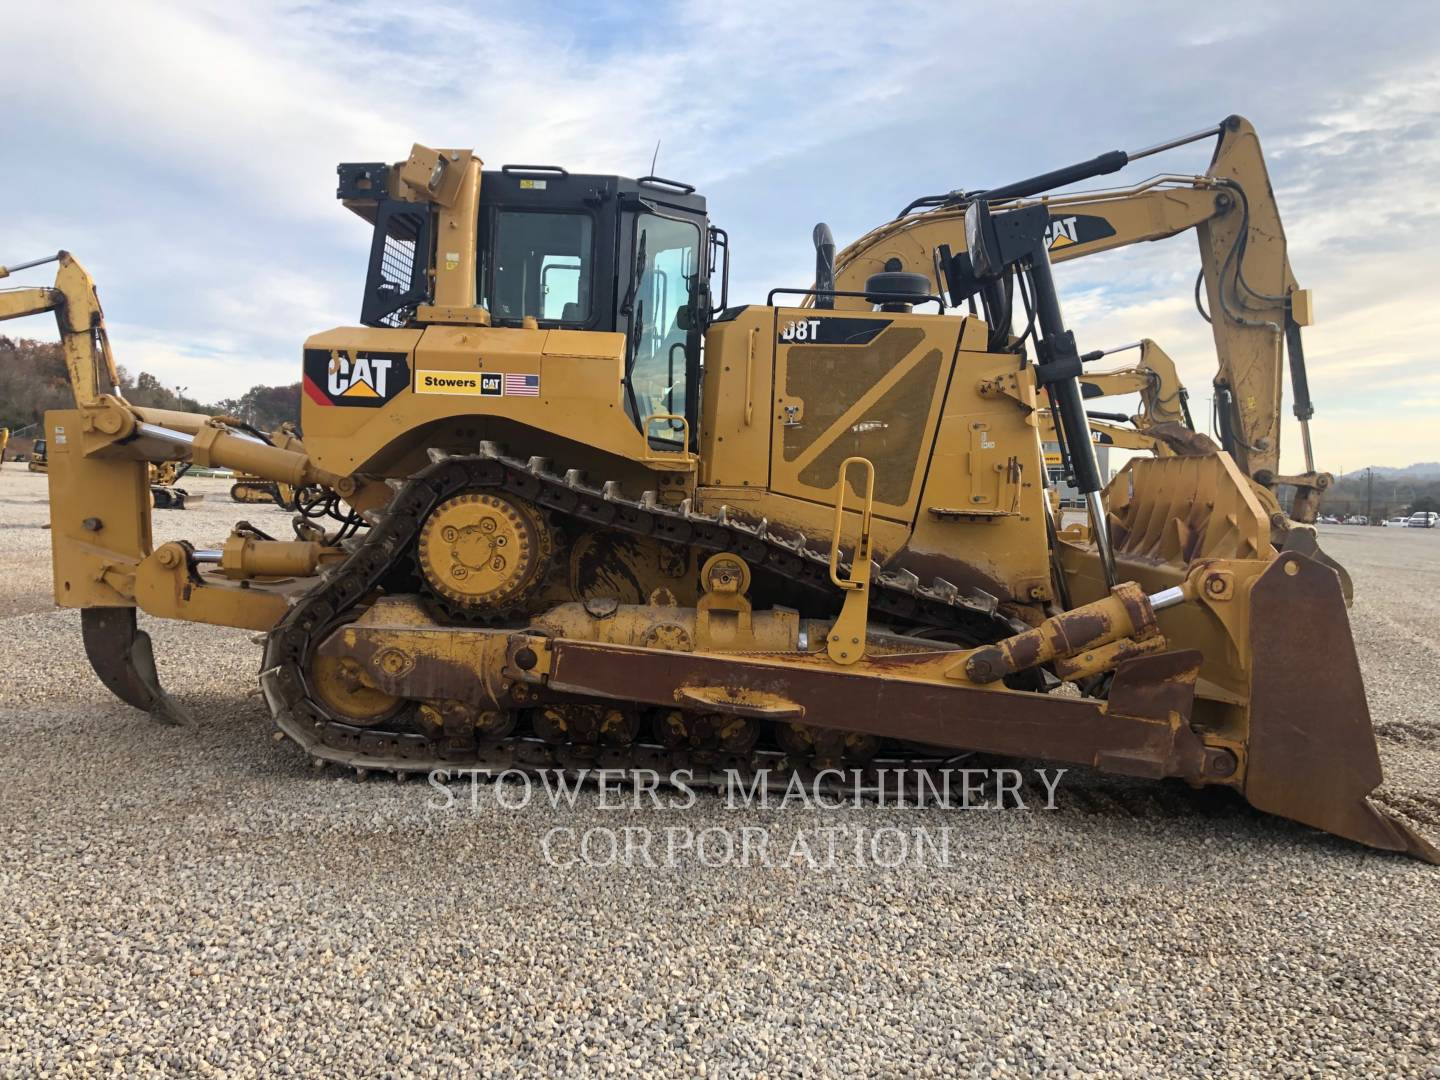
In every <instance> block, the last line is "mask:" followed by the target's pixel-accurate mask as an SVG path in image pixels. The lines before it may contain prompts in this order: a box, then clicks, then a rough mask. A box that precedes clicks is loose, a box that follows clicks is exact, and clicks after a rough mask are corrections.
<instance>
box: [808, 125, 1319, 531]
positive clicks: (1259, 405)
mask: <svg viewBox="0 0 1440 1080" xmlns="http://www.w3.org/2000/svg"><path fill="white" fill-rule="evenodd" d="M1212 137H1214V138H1215V140H1216V142H1215V151H1214V154H1213V156H1212V158H1211V161H1210V167H1209V168H1208V169H1207V170H1206V172H1205V173H1204V175H1201V176H1189V175H1177V174H1161V175H1158V176H1154V177H1151V178H1150V179H1148V180H1145V181H1144V182H1142V183H1139V184H1136V185H1134V186H1131V187H1125V188H1116V189H1112V190H1106V191H1094V192H1078V193H1067V194H1057V195H1052V194H1045V193H1046V192H1049V191H1052V190H1053V189H1055V188H1058V187H1064V186H1069V185H1071V184H1074V183H1079V182H1083V181H1085V180H1088V179H1091V178H1093V177H1096V176H1101V175H1105V174H1108V173H1113V172H1115V171H1117V170H1118V169H1120V168H1122V167H1123V166H1125V165H1126V164H1128V163H1130V162H1133V161H1136V160H1139V159H1142V158H1147V157H1149V156H1151V155H1153V154H1158V153H1161V152H1163V151H1166V150H1172V149H1175V148H1176V147H1179V146H1183V145H1185V144H1187V143H1193V142H1196V141H1200V140H1203V139H1208V138H1212ZM976 198H983V199H985V200H986V201H987V203H988V204H989V205H990V206H991V207H992V209H1007V210H1008V209H1021V208H1024V207H1028V206H1040V207H1043V208H1044V209H1045V211H1046V213H1047V214H1048V215H1049V224H1048V227H1047V231H1046V244H1047V247H1048V250H1049V255H1050V259H1051V261H1052V262H1057V263H1058V262H1065V261H1068V260H1071V259H1079V258H1084V257H1085V256H1088V255H1093V254H1096V253H1099V252H1103V251H1110V250H1114V249H1116V248H1120V247H1124V246H1127V245H1130V244H1137V243H1140V242H1142V241H1153V240H1162V239H1165V238H1168V237H1172V236H1176V235H1179V234H1181V233H1185V232H1189V231H1190V230H1192V229H1193V230H1194V231H1195V233H1196V235H1197V237H1198V240H1199V247H1200V271H1199V274H1198V276H1197V278H1196V282H1195V302H1196V305H1197V307H1198V308H1199V310H1200V315H1201V316H1202V317H1203V318H1204V319H1205V320H1206V321H1207V322H1209V323H1210V326H1211V329H1212V332H1213V335H1214V339H1215V347H1216V353H1217V358H1218V361H1219V363H1218V370H1217V372H1216V375H1215V380H1214V393H1215V398H1214V401H1215V420H1216V422H1217V430H1218V431H1219V434H1220V442H1221V445H1222V448H1223V449H1224V450H1225V451H1226V452H1227V453H1229V454H1230V455H1231V457H1233V458H1234V459H1235V461H1236V463H1237V464H1238V465H1239V466H1240V468H1241V471H1242V472H1243V473H1244V474H1245V475H1246V476H1247V477H1249V478H1250V480H1251V481H1252V482H1253V483H1254V485H1255V488H1256V493H1257V495H1258V496H1259V497H1260V498H1261V500H1262V502H1264V503H1265V505H1266V507H1267V509H1268V510H1269V511H1270V513H1271V516H1272V519H1273V521H1274V524H1275V527H1276V533H1277V538H1280V537H1283V535H1284V534H1285V533H1288V532H1290V531H1291V530H1293V528H1294V526H1295V524H1296V523H1301V524H1310V523H1313V522H1314V520H1315V516H1316V513H1317V510H1318V505H1319V496H1320V494H1321V493H1323V492H1324V491H1325V489H1326V488H1328V487H1329V485H1330V483H1331V482H1332V477H1331V476H1330V475H1329V474H1328V473H1324V472H1317V471H1316V469H1315V462H1314V453H1313V449H1312V447H1311V443H1310V429H1309V421H1310V419H1311V417H1312V416H1313V415H1314V406H1313V404H1312V402H1311V399H1310V390H1309V382H1308V378H1307V376H1306V370H1305V356H1304V351H1303V348H1302V345H1301V336H1300V330H1301V327H1303V326H1305V325H1308V324H1309V322H1310V321H1311V317H1312V311H1311V299H1310V293H1309V292H1308V291H1307V290H1303V289H1300V288H1298V286H1297V285H1296V282H1295V276H1294V273H1293V272H1292V270H1291V268H1290V261H1289V257H1288V254H1287V247H1286V241H1285V231H1284V228H1283V227H1282V225H1281V222H1280V214H1279V210H1278V208H1277V207H1276V205H1275V196H1274V192H1273V190H1272V189H1271V186H1270V177H1269V174H1268V171H1267V170H1266V168H1265V160H1264V156H1263V155H1262V153H1261V150H1260V141H1259V138H1258V137H1257V136H1256V134H1255V130H1254V128H1253V127H1252V126H1251V125H1250V124H1249V123H1248V122H1247V121H1245V120H1244V119H1243V118H1241V117H1238V116H1231V117H1228V118H1227V119H1226V120H1225V121H1224V122H1222V123H1221V124H1220V125H1218V126H1217V127H1216V128H1207V129H1206V130H1204V131H1201V132H1197V133H1196V134H1194V135H1188V136H1184V137H1182V138H1178V139H1172V140H1168V141H1166V142H1163V143H1160V144H1158V145H1156V146H1152V147H1148V148H1146V149H1144V150H1140V151H1136V152H1133V153H1129V154H1126V153H1123V152H1120V151H1112V152H1111V153H1108V154H1102V155H1100V156H1099V157H1097V158H1095V159H1093V160H1091V161H1088V162H1083V163H1081V164H1079V165H1075V166H1070V167H1068V168H1065V169H1059V170H1056V171H1054V172H1052V173H1047V174H1045V175H1042V176H1037V177H1033V178H1031V179H1029V180H1022V181H1019V182H1017V183H1014V184H1007V185H1005V186H1004V187H1002V188H993V189H990V190H987V191H979V192H969V193H967V192H965V191H958V190H957V191H951V192H946V193H944V194H939V195H931V196H924V197H922V198H919V199H916V200H914V201H913V202H911V203H910V204H909V205H908V206H907V207H905V209H904V210H903V211H902V212H901V213H900V215H899V216H898V217H897V218H895V220H893V221H890V222H887V223H885V224H884V225H881V226H879V227H878V228H876V229H873V230H871V231H870V232H869V233H867V234H866V235H864V236H862V237H860V238H859V239H858V240H856V241H855V242H854V243H852V244H850V245H849V246H847V247H846V248H845V249H844V250H842V251H840V252H839V254H838V255H837V256H835V258H834V286H835V288H836V290H837V295H836V299H835V302H834V306H835V308H836V309H837V310H844V309H846V308H852V307H855V306H857V305H863V301H862V300H859V299H857V298H856V297H855V295H854V294H855V291H856V290H858V289H860V288H862V285H863V282H864V281H865V280H866V279H867V278H868V277H869V275H871V274H874V273H878V272H887V271H888V272H906V273H914V274H920V275H923V276H924V277H925V279H926V281H927V283H928V286H929V288H930V290H931V291H932V292H935V293H940V292H943V291H945V290H946V289H948V288H951V287H952V285H954V284H955V283H956V281H957V280H959V281H963V280H965V273H966V271H965V267H964V263H965V261H966V256H965V250H966V235H965V215H966V210H967V207H968V206H969V205H970V204H971V203H972V202H973V201H974V200H975V199H976ZM816 242H817V245H819V244H822V243H833V241H831V240H829V239H828V230H826V231H825V234H824V235H823V236H822V235H821V234H820V233H819V230H818V229H817V237H816ZM956 275H958V277H957V276H956ZM1202 293H1203V296H1204V300H1203V301H1202ZM977 298H978V299H980V300H981V301H982V302H983V303H984V304H985V310H986V314H987V316H988V317H989V318H990V320H991V323H992V325H993V326H995V327H997V328H998V329H997V330H996V331H995V332H996V335H997V340H998V338H999V336H1001V335H1004V334H1009V333H1011V319H1012V311H1014V312H1018V311H1019V310H1020V304H1017V303H1016V299H1017V298H1016V297H1015V296H1013V295H1005V294H1003V293H1002V294H998V295H996V296H994V297H993V298H986V297H985V295H984V294H983V293H981V294H978V297H977V296H976V295H974V294H972V296H971V298H970V299H971V301H972V302H973V300H974V299H977ZM992 299H993V302H992ZM1019 299H1020V301H1021V302H1022V303H1023V302H1024V298H1023V296H1022V297H1020V298H1019ZM1111 351H1113V350H1111ZM1287 351H1288V354H1289V361H1290V375H1291V382H1292V386H1293V391H1294V399H1295V400H1294V412H1295V416H1296V418H1297V420H1298V421H1299V423H1300V431H1301V437H1302V440H1303V452H1304V459H1305V471H1304V472H1303V473H1302V474H1300V475H1297V476H1289V475H1285V474H1283V473H1282V472H1281V471H1280V410H1281V398H1282V395H1283V382H1282V374H1281V373H1282V372H1283V370H1284V367H1285V354H1286V352H1287ZM1105 355H1107V352H1106V351H1104V350H1097V351H1095V352H1091V353H1088V354H1086V355H1085V356H1083V357H1082V362H1083V363H1087V364H1088V363H1090V362H1092V361H1094V360H1098V359H1100V358H1101V357H1102V356H1105ZM1151 355H1152V356H1156V355H1163V354H1157V353H1156V352H1155V351H1153V343H1152V353H1151ZM1143 363H1144V359H1143V354H1142V365H1143ZM1164 366H1168V372H1167V373H1165V375H1167V376H1168V375H1173V372H1174V365H1173V364H1171V363H1169V358H1168V357H1166V358H1165V361H1164V363H1163V364H1162V367H1164ZM1162 377H1164V376H1162ZM1084 381H1085V382H1087V383H1091V384H1096V383H1099V382H1102V381H1103V374H1101V373H1096V374H1091V373H1089V372H1087V373H1086V375H1085V377H1084ZM1169 385H1170V386H1172V387H1174V388H1176V392H1175V393H1172V394H1171V397H1172V398H1174V400H1171V401H1170V402H1169V405H1168V406H1167V407H1166V408H1167V413H1168V415H1166V416H1165V417H1164V419H1163V421H1161V422H1164V423H1167V424H1183V425H1184V426H1185V427H1187V428H1189V429H1190V430H1191V431H1192V432H1193V431H1194V430H1195V428H1194V424H1193V422H1191V421H1190V420H1189V416H1188V406H1186V405H1185V399H1184V396H1183V390H1179V385H1180V384H1179V381H1178V379H1177V380H1174V381H1173V383H1170V384H1169ZM1137 389H1138V387H1137ZM1107 392H1124V391H1107ZM1177 406H1178V408H1177ZM1137 430H1139V428H1138V427H1137ZM1168 430H1169V431H1170V432H1171V434H1173V435H1176V436H1178V437H1179V438H1180V439H1181V441H1182V442H1183V441H1187V440H1185V437H1184V436H1183V435H1181V434H1180V433H1179V432H1178V431H1176V429H1174V428H1170V429H1168ZM1121 437H1122V438H1123V436H1121ZM1134 441H1135V442H1138V443H1140V445H1139V446H1138V447H1135V448H1138V449H1146V448H1148V447H1149V445H1150V444H1151V442H1152V440H1149V439H1146V438H1140V439H1137V440H1134ZM1162 441H1163V440H1162ZM1207 441H1208V440H1207ZM1199 447H1200V448H1201V452H1204V451H1203V443H1202V444H1199ZM1282 485H1288V486H1292V487H1293V488H1294V490H1295V496H1294V501H1293V503H1292V505H1291V506H1290V507H1289V508H1287V509H1288V514H1287V513H1284V512H1282V509H1281V507H1280V506H1279V503H1278V501H1277V500H1276V498H1275V494H1276V492H1277V491H1278V490H1279V489H1280V487H1281V486H1282ZM1282 542H1283V541H1282ZM1290 544H1291V546H1303V547H1304V548H1305V549H1307V550H1310V551H1312V552H1313V550H1314V545H1313V537H1312V536H1306V537H1304V538H1303V539H1302V538H1300V537H1295V538H1293V539H1292V540H1291V541H1290Z"/></svg>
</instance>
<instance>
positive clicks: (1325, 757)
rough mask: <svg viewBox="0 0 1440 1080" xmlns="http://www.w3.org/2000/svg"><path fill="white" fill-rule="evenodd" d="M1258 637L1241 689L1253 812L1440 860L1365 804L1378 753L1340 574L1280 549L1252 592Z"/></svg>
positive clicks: (1377, 776)
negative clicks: (1245, 697) (1246, 690)
mask: <svg viewBox="0 0 1440 1080" xmlns="http://www.w3.org/2000/svg"><path fill="white" fill-rule="evenodd" d="M1250 625H1251V640H1252V641H1255V642H1260V643H1261V647H1260V649H1259V650H1258V651H1257V653H1256V656H1255V669H1254V675H1253V678H1252V682H1251V688H1250V707H1251V720H1250V741H1249V754H1248V765H1247V768H1246V774H1245V797H1246V798H1247V799H1249V800H1250V803H1251V805H1253V806H1255V807H1256V808H1257V809H1260V810H1265V811H1267V812H1269V813H1272V814H1279V815H1281V816H1282V817H1288V818H1292V819H1294V820H1295V821H1300V822H1304V823H1305V824H1307V825H1313V826H1315V827H1316V828H1317V829H1324V830H1325V831H1327V832H1332V833H1335V834H1336V835H1338V836H1344V837H1348V838H1349V839H1351V840H1358V841H1359V842H1360V843H1362V844H1368V845H1370V846H1371V847H1376V848H1382V849H1385V850H1388V851H1404V852H1406V853H1408V854H1410V855H1413V856H1415V857H1416V858H1418V859H1424V860H1425V861H1426V862H1431V863H1440V850H1437V849H1436V848H1435V846H1434V845H1432V844H1431V843H1429V842H1428V841H1427V840H1425V839H1424V838H1423V837H1421V836H1420V835H1419V834H1418V833H1416V832H1415V831H1414V830H1413V829H1411V828H1410V827H1409V826H1407V825H1405V824H1404V823H1403V822H1401V821H1398V820H1396V819H1395V818H1393V817H1391V816H1390V815H1388V814H1386V813H1385V812H1384V811H1382V810H1380V809H1378V808H1377V807H1375V806H1374V805H1372V804H1371V803H1370V801H1369V799H1368V796H1369V794H1370V792H1372V791H1373V790H1374V789H1375V788H1376V787H1377V786H1379V784H1380V782H1381V780H1382V778H1383V777H1382V775H1381V771H1380V754H1379V750H1378V749H1377V748H1376V745H1375V735H1374V732H1373V731H1372V730H1371V727H1370V710H1369V707H1368V706H1367V705H1366V702H1365V687H1364V684H1363V682H1362V681H1361V677H1360V662H1359V659H1358V658H1357V657H1356V655H1355V643H1354V640H1353V639H1352V638H1351V636H1350V626H1349V620H1348V619H1347V617H1346V613H1345V600H1344V597H1343V595H1342V593H1341V589H1340V581H1339V578H1337V577H1336V575H1335V573H1334V572H1333V571H1332V570H1330V569H1329V568H1328V567H1326V566H1324V565H1323V564H1321V563H1319V562H1316V561H1314V560H1312V559H1308V558H1306V557H1305V556H1303V555H1298V554H1295V553H1288V554H1285V555H1282V556H1281V557H1280V558H1279V559H1277V560H1276V561H1275V562H1274V563H1273V564H1272V565H1271V566H1270V569H1269V570H1267V571H1266V572H1265V574H1264V575H1263V576H1262V577H1261V578H1260V580H1259V581H1257V582H1256V583H1255V586H1254V588H1253V590H1252V592H1251V609H1250Z"/></svg>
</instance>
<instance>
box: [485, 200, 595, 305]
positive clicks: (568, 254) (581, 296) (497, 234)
mask: <svg viewBox="0 0 1440 1080" xmlns="http://www.w3.org/2000/svg"><path fill="white" fill-rule="evenodd" d="M483 250H484V251H485V253H486V256H487V258H486V260H485V264H484V265H482V267H481V271H480V280H481V290H482V297H481V300H482V303H484V305H485V307H486V308H488V309H489V311H490V317H491V318H492V319H495V320H496V321H498V322H501V323H505V322H510V323H518V322H519V321H520V320H521V319H523V318H524V317H525V316H527V315H528V316H531V317H533V318H535V319H538V320H539V321H541V322H547V323H551V324H567V325H575V326H579V325H584V324H585V323H588V322H589V321H590V284H591V270H592V264H593V261H594V224H593V222H592V221H591V220H590V216H589V215H588V214H584V213H549V212H538V211H529V210H500V211H498V212H497V213H496V214H495V224H494V235H493V238H492V241H491V243H489V244H487V245H484V247H483Z"/></svg>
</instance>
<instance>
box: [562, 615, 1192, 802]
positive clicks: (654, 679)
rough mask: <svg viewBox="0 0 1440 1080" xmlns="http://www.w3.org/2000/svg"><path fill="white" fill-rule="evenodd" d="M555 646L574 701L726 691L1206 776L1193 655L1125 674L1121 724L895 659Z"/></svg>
mask: <svg viewBox="0 0 1440 1080" xmlns="http://www.w3.org/2000/svg"><path fill="white" fill-rule="evenodd" d="M551 649H552V652H553V661H552V665H553V666H552V674H551V676H550V680H549V686H550V688H551V689H552V690H558V691H560V692H563V693H573V694H583V695H592V696H601V697H609V698H614V699H616V700H621V701H640V702H646V703H649V704H653V705H667V704H674V703H675V702H676V701H677V700H684V697H685V695H686V694H687V693H689V692H690V688H698V687H708V686H719V685H723V686H726V687H728V688H731V689H733V690H734V691H737V692H739V693H741V694H748V695H755V696H756V697H757V698H762V697H763V698H764V699H767V700H770V701H777V702H778V701H788V702H793V703H794V704H795V705H796V706H800V707H803V709H804V715H805V718H806V721H807V722H809V723H813V724H816V725H820V726H823V727H829V728H836V729H839V730H841V731H850V732H858V733H862V734H869V735H878V736H883V737H886V738H891V739H905V740H910V741H914V742H920V743H925V744H927V745H933V746H946V747H953V748H955V749H963V750H976V751H984V752H987V753H995V754H1006V755H1011V756H1017V757H1041V758H1046V759H1048V760H1052V761H1062V762H1070V763H1074V764H1081V765H1095V766H1098V767H1100V768H1102V769H1107V770H1109V771H1114V772H1123V773H1126V774H1127V775H1138V776H1164V775H1173V776H1191V775H1195V776H1198V775H1199V774H1200V771H1201V769H1202V764H1203V759H1204V754H1203V750H1202V748H1201V747H1200V744H1199V741H1198V740H1197V739H1196V738H1195V736H1194V735H1193V734H1192V733H1191V732H1190V729H1189V704H1190V700H1191V698H1192V696H1193V683H1194V672H1195V669H1196V666H1197V664H1198V657H1196V656H1195V655H1194V654H1188V653H1167V654H1161V655H1159V656H1153V657H1143V658H1141V659H1138V660H1133V661H1130V662H1128V663H1127V664H1126V665H1125V666H1124V667H1122V668H1121V670H1120V671H1119V672H1118V673H1117V675H1116V686H1117V688H1118V689H1119V693H1120V702H1121V703H1122V704H1123V707H1124V708H1126V709H1129V710H1133V712H1132V713H1131V714H1129V715H1122V714H1121V713H1120V712H1119V711H1118V708H1117V707H1116V706H1115V705H1113V704H1112V706H1111V708H1110V709H1109V710H1107V709H1106V708H1105V707H1104V706H1102V704H1101V703H1100V702H1097V701H1093V700H1089V699H1083V698H1063V697H1047V696H1045V695H1043V694H1030V693H1022V692H1016V691H1008V690H982V689H979V688H976V687H973V686H969V685H966V684H964V683H953V684H950V685H940V684H937V683H931V682H918V681H909V680H906V679H903V678H887V677H886V675H885V668H886V666H887V662H886V661H884V660H877V661H875V662H873V663H871V662H865V663H863V664H860V665H855V666H853V667H848V668H845V669H838V668H836V667H835V666H833V665H829V664H825V663H824V662H822V661H809V662H804V663H799V662H796V661H795V659H794V658H793V657H792V658H786V660H785V661H779V660H773V659H772V660H766V659H763V658H759V657H745V656H730V657H715V656H705V655H695V654H688V653H663V654H657V653H654V652H650V651H646V650H642V649H633V648H621V647H616V646H606V645H597V644H592V643H589V642H577V641H564V640H561V641H555V642H553V643H552V645H551ZM1177 676H1178V678H1177ZM1187 680H1188V681H1187Z"/></svg>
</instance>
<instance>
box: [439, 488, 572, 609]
mask: <svg viewBox="0 0 1440 1080" xmlns="http://www.w3.org/2000/svg"><path fill="white" fill-rule="evenodd" d="M553 548H554V542H553V538H552V536H551V530H550V527H549V525H548V523H547V522H546V521H545V518H544V517H543V515H542V514H541V512H540V511H539V510H537V509H536V508H535V507H534V506H532V505H530V504H529V503H528V502H526V501H525V500H523V499H518V498H515V497H513V496H511V495H509V494H506V493H501V492H493V491H485V492H480V491H469V492H464V493H462V494H459V495H455V496H452V497H451V498H448V499H446V500H445V501H444V502H442V503H441V504H440V505H439V506H437V507H435V509H434V510H433V511H431V513H430V515H429V516H428V517H426V519H425V521H424V523H423V524H422V525H421V526H420V535H419V538H418V543H417V546H416V562H417V564H418V566H419V569H420V573H421V575H422V576H423V577H424V579H425V583H426V585H427V586H428V587H429V588H430V590H431V591H432V592H433V594H434V595H435V596H436V597H437V598H438V599H440V600H441V601H442V603H443V605H444V606H445V607H447V608H449V609H451V610H453V611H455V612H457V613H460V614H463V615H466V616H471V617H473V616H477V615H485V614H488V613H498V612H502V611H505V610H507V609H513V608H515V607H516V606H517V605H519V604H520V603H521V602H522V601H523V600H524V599H525V597H526V596H528V595H529V594H530V593H531V592H532V591H533V590H534V589H535V588H536V587H538V586H539V585H540V584H541V583H542V582H543V581H544V578H545V573H546V571H547V570H548V569H549V566H550V556H551V552H552V550H553Z"/></svg>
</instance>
